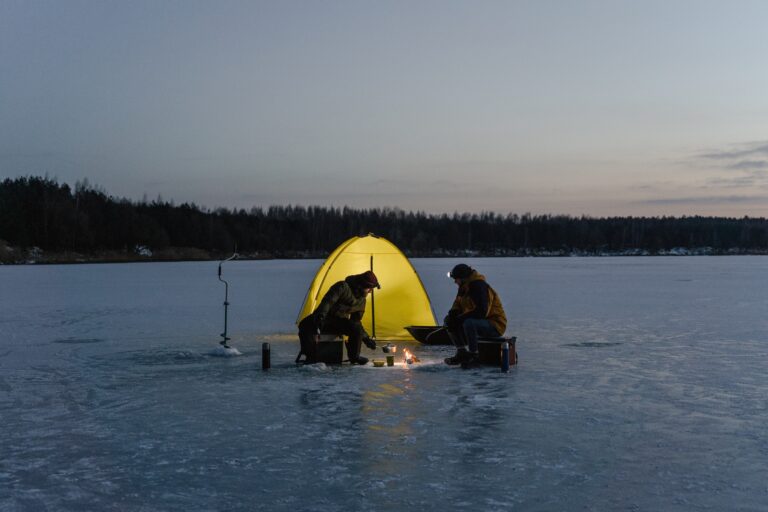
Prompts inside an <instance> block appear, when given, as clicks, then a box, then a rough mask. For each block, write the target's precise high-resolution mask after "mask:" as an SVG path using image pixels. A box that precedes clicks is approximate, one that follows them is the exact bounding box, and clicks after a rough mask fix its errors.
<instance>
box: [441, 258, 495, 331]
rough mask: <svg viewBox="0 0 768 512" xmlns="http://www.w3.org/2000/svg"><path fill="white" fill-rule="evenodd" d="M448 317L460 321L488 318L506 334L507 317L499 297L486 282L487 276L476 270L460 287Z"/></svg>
mask: <svg viewBox="0 0 768 512" xmlns="http://www.w3.org/2000/svg"><path fill="white" fill-rule="evenodd" d="M448 315H449V316H454V317H458V318H459V319H460V320H463V319H466V318H487V319H488V321H489V322H491V325H493V326H494V327H495V328H496V330H497V331H498V332H499V334H504V331H505V330H506V329H507V316H506V314H505V313H504V307H503V306H502V305H501V299H500V298H499V295H498V294H497V293H496V291H495V290H494V289H493V288H491V287H490V285H489V284H488V283H486V282H485V276H483V275H481V274H478V272H477V271H476V270H473V271H472V274H471V275H470V276H469V277H468V278H467V279H465V280H464V282H463V283H462V284H461V286H459V292H458V294H457V295H456V300H454V301H453V306H451V310H450V311H449V312H448Z"/></svg>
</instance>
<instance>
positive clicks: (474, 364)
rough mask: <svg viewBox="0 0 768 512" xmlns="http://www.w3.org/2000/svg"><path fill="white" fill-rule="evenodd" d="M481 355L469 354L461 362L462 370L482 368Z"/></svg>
mask: <svg viewBox="0 0 768 512" xmlns="http://www.w3.org/2000/svg"><path fill="white" fill-rule="evenodd" d="M480 366H482V365H481V364H480V355H479V354H478V353H477V352H467V357H466V358H465V359H464V360H463V361H462V362H461V369H462V370H469V369H470V368H480Z"/></svg>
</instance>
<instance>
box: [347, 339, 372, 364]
mask: <svg viewBox="0 0 768 512" xmlns="http://www.w3.org/2000/svg"><path fill="white" fill-rule="evenodd" d="M360 342H361V340H359V339H358V340H357V342H355V340H352V341H350V340H347V342H346V345H347V357H348V358H349V364H359V365H363V364H366V363H367V362H368V358H367V357H363V356H361V355H360Z"/></svg>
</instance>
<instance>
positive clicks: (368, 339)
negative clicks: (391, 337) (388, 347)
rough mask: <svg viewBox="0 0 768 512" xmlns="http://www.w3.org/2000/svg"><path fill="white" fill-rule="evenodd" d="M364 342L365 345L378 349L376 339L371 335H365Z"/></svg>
mask: <svg viewBox="0 0 768 512" xmlns="http://www.w3.org/2000/svg"><path fill="white" fill-rule="evenodd" d="M363 343H365V346H366V347H368V348H369V349H371V350H376V340H374V339H373V338H371V337H370V336H363Z"/></svg>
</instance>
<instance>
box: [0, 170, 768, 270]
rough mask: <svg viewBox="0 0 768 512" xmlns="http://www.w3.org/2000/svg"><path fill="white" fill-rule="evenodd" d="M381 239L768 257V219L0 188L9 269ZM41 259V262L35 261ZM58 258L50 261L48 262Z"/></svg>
mask: <svg viewBox="0 0 768 512" xmlns="http://www.w3.org/2000/svg"><path fill="white" fill-rule="evenodd" d="M368 233H375V234H376V235H379V236H383V237H385V238H387V239H388V240H390V241H391V242H393V243H394V244H395V245H397V246H398V247H399V248H400V249H401V250H402V251H403V252H404V253H405V254H406V255H408V256H412V257H413V256H435V257H439V256H537V255H538V256H551V255H573V254H578V255H605V254H619V255H622V254H625V255H632V254H648V255H654V254H670V253H672V254H677V253H693V254H768V220H766V219H765V218H762V217H761V218H751V217H743V218H726V217H701V216H691V217H601V218H595V217H588V216H581V217H575V216H569V215H531V214H529V213H525V214H521V215H518V214H507V215H501V214H498V213H494V212H483V213H476V214H470V213H453V214H427V213H424V212H410V211H408V212H406V211H403V210H400V209H397V208H370V209H355V208H350V207H346V206H345V207H324V206H291V205H289V206H269V207H267V208H261V207H253V208H251V209H250V210H245V209H225V208H216V209H213V210H210V209H207V208H204V207H200V206H197V205H195V204H191V203H183V204H180V205H176V204H174V202H173V201H165V200H162V199H161V198H158V199H157V200H154V201H147V200H146V199H143V200H141V201H131V200H128V199H125V198H117V197H114V196H111V195H109V194H108V193H107V192H106V191H104V190H102V189H100V188H99V187H96V186H92V185H90V184H89V183H88V182H87V180H84V181H83V182H77V183H76V184H75V186H74V187H70V186H69V185H68V184H66V183H59V182H58V180H56V179H51V178H48V177H36V176H30V177H18V178H14V179H11V178H7V179H5V180H3V181H2V182H0V262H5V263H17V262H24V261H29V260H30V258H32V259H35V258H36V259H37V260H38V261H51V262H52V261H118V260H137V259H168V260H171V259H211V258H219V257H221V256H223V255H227V254H230V253H232V251H233V250H234V248H235V247H237V251H238V253H240V254H241V255H242V256H244V257H252V258H272V257H275V258H310V257H312V258H322V257H325V256H327V255H328V253H329V252H330V251H332V250H333V249H334V248H335V247H336V246H338V245H339V244H340V243H341V242H343V241H344V240H346V239H348V238H350V237H352V236H355V235H365V234H368ZM30 255H31V256H30ZM44 255H47V256H44Z"/></svg>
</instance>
